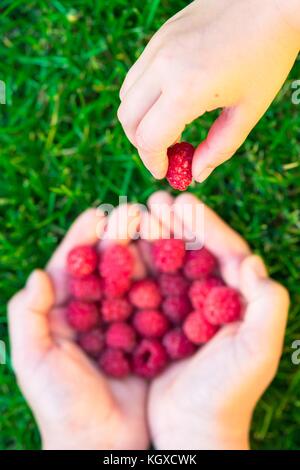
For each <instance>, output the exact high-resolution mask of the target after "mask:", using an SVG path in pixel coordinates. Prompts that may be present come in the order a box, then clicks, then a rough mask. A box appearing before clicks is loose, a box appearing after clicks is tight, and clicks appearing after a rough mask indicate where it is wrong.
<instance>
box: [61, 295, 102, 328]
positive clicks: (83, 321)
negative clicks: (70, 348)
mask: <svg viewBox="0 0 300 470" xmlns="http://www.w3.org/2000/svg"><path fill="white" fill-rule="evenodd" d="M67 320H68V322H69V324H70V325H71V326H72V328H74V330H76V331H80V332H85V331H88V330H91V329H92V328H94V326H96V325H97V323H98V321H99V314H98V309H97V307H96V304H94V303H91V302H82V301H81V300H71V302H70V303H69V305H68V307H67Z"/></svg>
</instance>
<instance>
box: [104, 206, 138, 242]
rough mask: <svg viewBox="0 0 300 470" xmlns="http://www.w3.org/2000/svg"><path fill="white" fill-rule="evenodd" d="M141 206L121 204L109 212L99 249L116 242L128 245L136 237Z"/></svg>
mask: <svg viewBox="0 0 300 470" xmlns="http://www.w3.org/2000/svg"><path fill="white" fill-rule="evenodd" d="M142 210H143V207H142V206H141V205H139V204H121V205H120V206H118V207H116V208H115V209H114V210H113V211H112V212H111V214H110V216H109V218H108V221H107V225H106V229H105V233H104V234H103V236H102V240H101V242H100V249H104V248H106V247H107V246H108V245H111V244H114V243H118V244H124V245H128V244H129V243H130V241H131V240H135V239H136V238H137V232H138V228H139V224H140V221H141V214H142Z"/></svg>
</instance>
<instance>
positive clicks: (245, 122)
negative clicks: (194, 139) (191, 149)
mask: <svg viewBox="0 0 300 470" xmlns="http://www.w3.org/2000/svg"><path fill="white" fill-rule="evenodd" d="M245 108H246V107H245V106H244V105H239V106H237V107H234V108H226V109H224V110H223V111H222V113H221V115H220V116H219V117H218V119H217V120H216V121H215V122H214V124H213V125H212V127H211V128H210V131H209V133H208V135H207V138H206V139H205V140H204V142H202V143H201V144H200V145H199V146H198V147H197V148H196V151H195V154H194V159H193V177H194V179H195V180H196V181H198V182H199V183H202V182H203V181H204V180H205V179H206V178H207V177H208V176H209V175H210V174H211V173H212V172H213V170H214V169H215V168H216V167H217V166H219V165H220V164H221V163H223V162H225V161H226V160H229V158H231V157H232V156H233V155H234V154H235V152H236V151H237V150H238V148H239V147H240V146H241V145H242V144H243V143H244V141H245V140H246V138H247V136H248V134H249V133H250V131H251V130H252V128H253V127H254V125H255V124H256V122H254V121H253V120H251V119H249V113H248V110H246V109H245Z"/></svg>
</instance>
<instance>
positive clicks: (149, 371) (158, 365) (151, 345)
mask: <svg viewBox="0 0 300 470" xmlns="http://www.w3.org/2000/svg"><path fill="white" fill-rule="evenodd" d="M167 362H168V357H167V353H166V351H165V349H164V347H163V346H162V345H161V344H160V342H159V341H157V340H155V339H143V340H142V341H141V342H140V344H139V345H138V347H137V348H136V349H135V351H134V353H133V358H132V366H133V371H134V372H135V373H136V374H137V375H139V376H141V377H145V378H147V379H151V378H153V377H155V376H156V375H158V374H159V373H160V372H161V371H162V370H163V369H164V368H165V367H166V365H167Z"/></svg>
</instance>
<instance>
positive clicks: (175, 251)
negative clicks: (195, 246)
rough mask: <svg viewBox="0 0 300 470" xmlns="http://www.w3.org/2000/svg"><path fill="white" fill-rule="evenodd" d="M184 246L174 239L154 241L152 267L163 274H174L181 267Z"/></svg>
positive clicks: (180, 241) (181, 242)
mask: <svg viewBox="0 0 300 470" xmlns="http://www.w3.org/2000/svg"><path fill="white" fill-rule="evenodd" d="M184 255H185V245H184V242H183V241H182V240H177V239H175V238H170V239H160V240H156V241H155V242H153V244H152V257H153V262H154V266H155V267H156V268H157V269H158V270H159V271H161V272H163V273H175V272H176V271H177V270H178V269H179V268H181V266H182V265H183V261H184Z"/></svg>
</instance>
